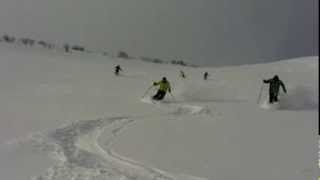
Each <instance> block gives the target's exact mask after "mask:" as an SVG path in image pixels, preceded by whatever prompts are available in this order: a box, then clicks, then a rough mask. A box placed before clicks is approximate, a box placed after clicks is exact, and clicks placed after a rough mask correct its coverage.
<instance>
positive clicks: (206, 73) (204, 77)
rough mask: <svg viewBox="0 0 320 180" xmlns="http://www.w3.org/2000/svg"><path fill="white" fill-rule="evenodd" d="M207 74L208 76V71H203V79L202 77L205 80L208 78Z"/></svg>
mask: <svg viewBox="0 0 320 180" xmlns="http://www.w3.org/2000/svg"><path fill="white" fill-rule="evenodd" d="M208 76H209V73H208V72H205V73H204V75H203V79H204V80H207V79H208Z"/></svg>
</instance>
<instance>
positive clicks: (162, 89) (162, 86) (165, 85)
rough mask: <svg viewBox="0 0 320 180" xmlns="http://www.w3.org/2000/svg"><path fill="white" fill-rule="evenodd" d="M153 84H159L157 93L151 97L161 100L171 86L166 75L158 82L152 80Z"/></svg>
mask: <svg viewBox="0 0 320 180" xmlns="http://www.w3.org/2000/svg"><path fill="white" fill-rule="evenodd" d="M153 85H154V86H158V85H159V89H158V91H157V93H156V94H155V95H154V96H153V97H152V99H154V100H162V99H163V98H164V96H165V95H166V93H167V91H169V92H171V86H170V83H169V81H168V80H167V78H166V77H163V78H162V80H161V81H159V82H154V83H153Z"/></svg>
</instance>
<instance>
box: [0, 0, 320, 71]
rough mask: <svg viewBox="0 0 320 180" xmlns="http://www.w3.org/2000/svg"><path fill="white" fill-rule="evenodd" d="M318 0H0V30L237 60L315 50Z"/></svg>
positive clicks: (148, 52)
mask: <svg viewBox="0 0 320 180" xmlns="http://www.w3.org/2000/svg"><path fill="white" fill-rule="evenodd" d="M318 13H319V12H318V0H1V1H0V24H1V26H0V33H8V34H12V35H15V36H19V37H21V36H25V37H31V38H36V39H43V40H52V41H56V42H59V43H63V42H71V43H75V44H82V45H84V46H87V47H90V48H91V49H99V50H102V49H103V50H105V51H107V52H110V53H114V54H116V52H117V51H118V50H124V51H126V52H128V53H129V55H132V56H138V57H139V56H149V57H158V58H162V59H165V60H172V59H183V60H186V61H188V62H193V63H194V64H211V65H222V64H223V65H226V64H242V63H255V62H262V61H269V60H277V59H282V58H291V57H298V56H309V55H318Z"/></svg>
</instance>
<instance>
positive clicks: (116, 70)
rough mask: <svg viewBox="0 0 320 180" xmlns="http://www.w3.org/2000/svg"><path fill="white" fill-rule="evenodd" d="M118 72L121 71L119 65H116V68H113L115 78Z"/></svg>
mask: <svg viewBox="0 0 320 180" xmlns="http://www.w3.org/2000/svg"><path fill="white" fill-rule="evenodd" d="M120 71H122V69H121V67H120V65H117V66H116V67H115V71H114V74H115V75H116V76H118V75H119V72H120Z"/></svg>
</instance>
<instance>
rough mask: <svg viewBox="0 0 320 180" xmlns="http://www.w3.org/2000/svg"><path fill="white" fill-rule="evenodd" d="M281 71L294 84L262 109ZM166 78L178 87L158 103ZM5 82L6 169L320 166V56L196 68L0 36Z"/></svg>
mask: <svg viewBox="0 0 320 180" xmlns="http://www.w3.org/2000/svg"><path fill="white" fill-rule="evenodd" d="M116 64H120V65H121V66H122V68H123V69H124V73H123V74H122V75H121V76H119V77H116V76H114V75H113V70H114V69H113V68H114V66H115V65H116ZM180 69H183V70H184V71H185V72H186V75H187V79H181V78H180V77H179V70H180ZM205 71H208V72H209V73H210V74H211V76H210V78H209V80H208V81H203V80H202V73H203V72H205ZM274 74H278V75H279V77H280V79H282V80H283V81H284V82H285V84H286V85H287V89H288V94H281V97H280V98H281V101H280V103H279V107H278V108H277V109H263V108H261V107H264V106H263V105H264V102H265V100H266V98H267V87H266V86H264V87H263V94H262V99H261V101H260V104H261V105H260V106H259V105H257V96H258V93H259V90H260V87H261V85H262V79H263V78H271V77H272V76H273V75H274ZM163 76H166V77H167V78H168V79H169V81H170V82H171V84H172V86H173V92H172V95H173V96H171V95H168V96H167V97H166V99H165V101H164V102H162V103H152V102H150V101H149V100H148V96H149V95H151V94H152V93H154V92H155V89H154V88H151V90H150V91H149V92H147V96H146V97H144V98H142V96H143V94H144V92H145V91H146V90H147V89H148V88H149V87H150V85H151V84H152V82H153V81H156V80H159V79H160V78H161V77H163ZM0 82H1V88H0V99H1V101H0V114H1V121H0V175H1V179H12V180H13V179H14V180H22V179H32V180H40V179H41V180H67V179H70V180H71V179H72V180H73V179H77V180H82V179H95V180H102V179H108V180H149V179H150V180H164V179H165V180H174V179H177V180H203V179H212V180H215V179H219V180H220V179H243V180H256V179H259V180H267V179H268V180H270V179H281V180H289V179H290V180H292V179H297V180H302V179H306V180H307V179H308V180H309V179H315V178H316V177H318V176H319V174H318V169H317V165H316V161H315V159H316V157H317V145H316V143H317V135H316V134H317V129H316V127H317V119H318V96H319V95H318V60H317V57H305V58H299V59H294V60H286V61H280V62H276V63H269V64H256V65H243V66H237V67H223V68H191V67H181V66H173V65H167V64H153V63H146V62H142V61H139V60H122V59H112V58H108V57H104V56H101V55H97V54H82V53H73V54H65V53H63V52H59V51H47V50H43V49H28V48H22V47H14V46H10V45H3V44H1V45H0Z"/></svg>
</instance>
